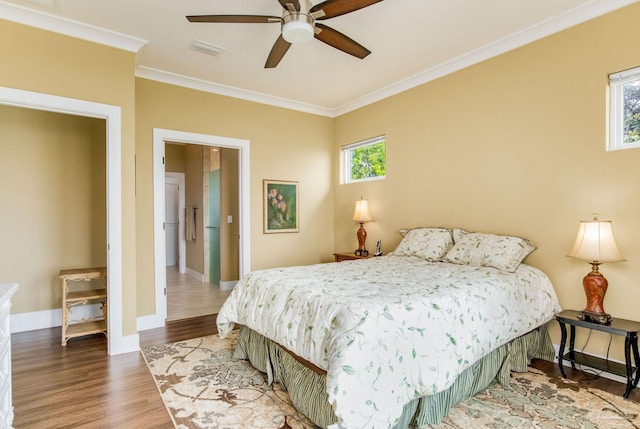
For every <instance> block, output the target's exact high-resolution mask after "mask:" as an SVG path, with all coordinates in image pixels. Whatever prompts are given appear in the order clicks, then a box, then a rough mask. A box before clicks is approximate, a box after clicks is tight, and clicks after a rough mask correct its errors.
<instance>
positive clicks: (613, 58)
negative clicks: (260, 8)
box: [333, 4, 640, 358]
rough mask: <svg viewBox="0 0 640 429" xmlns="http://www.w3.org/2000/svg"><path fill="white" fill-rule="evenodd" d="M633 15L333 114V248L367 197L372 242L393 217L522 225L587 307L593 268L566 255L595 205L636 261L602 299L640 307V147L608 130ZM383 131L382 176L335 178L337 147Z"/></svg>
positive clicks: (540, 259) (394, 223)
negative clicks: (585, 284) (621, 144)
mask: <svg viewBox="0 0 640 429" xmlns="http://www.w3.org/2000/svg"><path fill="white" fill-rule="evenodd" d="M639 20H640V5H638V4H636V5H633V6H630V7H627V8H625V9H622V10H620V11H618V12H615V13H613V14H610V15H607V16H604V17H602V18H599V19H596V20H594V21H591V22H588V23H586V24H583V25H580V26H578V27H575V28H573V29H569V30H566V31H564V32H562V33H559V34H557V35H554V36H551V37H548V38H546V39H544V40H541V41H538V42H536V43H533V44H531V45H528V46H525V47H523V48H520V49H517V50H515V51H512V52H509V53H507V54H504V55H501V56H499V57H497V58H494V59H491V60H488V61H485V62H483V63H481V64H478V65H475V66H473V67H469V68H467V69H466V70H462V71H460V72H458V73H455V74H453V75H450V76H447V77H444V78H441V79H438V80H436V81H433V82H431V83H427V84H425V85H422V86H420V87H418V88H415V89H413V90H410V91H407V92H405V93H403V94H400V95H397V96H395V97H392V98H389V99H386V100H384V101H381V102H378V103H376V104H373V105H370V106H367V107H364V108H362V109H360V110H358V111H355V112H352V113H349V114H345V115H343V116H341V117H339V118H337V119H336V121H335V148H334V159H333V160H334V176H333V180H334V186H335V187H336V189H335V196H336V198H335V217H334V219H335V243H336V249H337V250H350V249H353V248H355V246H356V244H357V242H356V238H355V233H356V229H357V225H356V223H355V222H353V221H351V220H350V219H351V215H352V213H353V207H354V201H355V200H356V199H358V198H359V197H360V196H361V195H362V196H364V197H365V198H368V199H369V200H370V205H371V211H372V216H373V217H374V219H375V221H374V222H371V223H368V224H366V228H367V230H368V233H369V236H368V240H367V243H368V247H369V248H372V247H373V246H374V245H375V241H376V240H378V239H382V243H383V250H384V251H385V252H389V251H391V250H393V248H394V247H395V246H396V245H397V243H398V242H399V240H400V235H399V234H398V229H400V228H407V227H416V226H447V227H463V228H466V229H469V230H477V231H483V232H492V233H502V234H514V235H520V236H524V237H527V238H529V239H531V240H533V241H534V242H535V243H536V244H537V245H538V249H537V250H536V251H535V252H534V253H533V254H532V255H531V256H530V257H529V258H528V259H527V262H528V263H530V264H532V265H534V266H537V267H539V268H542V269H543V270H544V271H545V272H547V273H548V274H549V276H550V277H551V280H552V281H553V284H554V286H555V288H556V291H557V293H558V295H559V298H560V301H561V304H562V306H563V307H564V308H571V309H578V310H580V309H582V308H584V305H585V297H584V292H583V289H582V285H581V279H582V277H583V276H584V275H585V274H586V273H587V272H588V271H589V270H590V266H589V265H588V264H587V263H586V262H583V261H578V260H574V259H570V258H567V257H566V256H565V255H566V253H567V252H568V251H569V249H570V247H571V246H572V244H573V241H574V240H575V236H576V234H577V230H578V221H580V220H588V219H590V218H591V214H592V213H599V214H600V218H601V219H611V220H612V221H613V228H614V233H615V235H616V239H617V242H618V245H619V246H620V249H621V250H622V252H623V254H624V255H625V256H626V257H627V259H628V262H622V263H610V264H604V265H603V266H602V267H601V271H602V272H603V273H604V274H605V276H606V277H607V278H608V279H609V291H608V293H607V296H606V299H605V309H606V311H608V312H610V313H612V314H613V315H614V316H617V317H622V318H629V319H638V310H637V308H638V307H637V304H638V298H640V288H639V287H638V282H637V279H638V278H640V246H639V245H638V243H640V224H639V223H638V219H640V168H638V166H639V165H640V150H638V149H635V150H625V151H617V152H606V151H605V142H606V119H607V118H606V102H607V74H608V73H612V72H616V71H619V70H624V69H628V68H631V67H635V66H638V65H640V54H639V51H638V48H637V42H638V40H640V26H638V25H637V23H638V21H639ZM379 134H386V136H387V166H388V172H387V174H388V177H387V179H386V180H383V181H377V182H370V183H366V184H349V185H341V184H339V181H338V169H337V165H338V162H339V148H340V147H341V145H344V144H346V143H351V142H354V141H358V140H361V139H364V138H367V137H372V136H376V135H379ZM555 325H556V324H555V323H553V324H552V326H553V327H554V335H555V340H556V343H557V342H559V337H558V334H557V330H555V328H556V327H555ZM606 340H608V337H607V338H602V337H601V336H598V338H592V339H591V341H592V346H593V351H594V352H596V353H598V354H601V355H605V354H606ZM619 340H620V338H616V339H615V341H618V342H619ZM577 344H581V343H580V341H579V342H578V343H577ZM621 350H622V347H621V346H620V345H619V344H618V346H617V347H613V348H612V350H611V351H612V353H614V354H616V355H617V357H618V358H622V356H621V353H620V351H621Z"/></svg>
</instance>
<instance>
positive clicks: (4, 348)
mask: <svg viewBox="0 0 640 429" xmlns="http://www.w3.org/2000/svg"><path fill="white" fill-rule="evenodd" d="M17 289H18V283H0V429H10V428H12V427H13V403H12V401H11V326H10V321H11V317H10V313H11V297H12V296H13V294H14V293H15V291H16V290H17Z"/></svg>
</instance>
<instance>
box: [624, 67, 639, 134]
mask: <svg viewBox="0 0 640 429" xmlns="http://www.w3.org/2000/svg"><path fill="white" fill-rule="evenodd" d="M622 92H623V94H624V142H625V143H638V142H640V79H638V80H634V81H632V82H627V83H625V84H624V86H623V89H622Z"/></svg>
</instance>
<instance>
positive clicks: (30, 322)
mask: <svg viewBox="0 0 640 429" xmlns="http://www.w3.org/2000/svg"><path fill="white" fill-rule="evenodd" d="M101 306H102V304H90V305H82V306H77V307H72V308H71V320H72V321H73V320H83V319H84V320H88V319H92V318H95V317H98V316H101V315H102V310H101V309H100V308H101ZM58 326H62V309H60V308H55V309H53V310H42V311H32V312H30V313H16V314H12V315H11V333H12V334H15V333H18V332H27V331H35V330H37V329H47V328H56V327H58Z"/></svg>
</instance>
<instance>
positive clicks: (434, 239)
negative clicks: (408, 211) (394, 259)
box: [391, 228, 453, 262]
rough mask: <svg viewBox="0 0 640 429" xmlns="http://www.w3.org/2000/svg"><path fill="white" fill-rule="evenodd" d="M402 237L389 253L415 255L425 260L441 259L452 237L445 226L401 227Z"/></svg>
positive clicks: (434, 260) (449, 247) (451, 242)
mask: <svg viewBox="0 0 640 429" xmlns="http://www.w3.org/2000/svg"><path fill="white" fill-rule="evenodd" d="M400 234H402V236H403V237H404V238H403V239H402V241H401V242H400V244H398V247H396V249H395V250H394V251H393V252H392V253H391V254H392V255H396V256H417V257H420V258H423V259H426V260H427V261H432V262H438V261H442V260H443V258H444V256H445V255H446V254H447V252H448V251H449V249H451V246H453V237H452V235H451V231H449V230H448V229H447V228H415V229H401V230H400Z"/></svg>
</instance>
